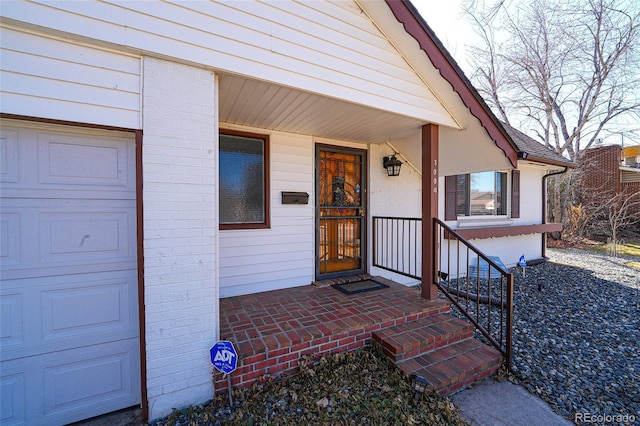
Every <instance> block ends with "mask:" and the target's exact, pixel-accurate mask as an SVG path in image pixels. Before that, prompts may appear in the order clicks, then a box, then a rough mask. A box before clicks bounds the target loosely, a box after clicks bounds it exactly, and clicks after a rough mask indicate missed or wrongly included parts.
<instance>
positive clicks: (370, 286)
mask: <svg viewBox="0 0 640 426" xmlns="http://www.w3.org/2000/svg"><path fill="white" fill-rule="evenodd" d="M331 287H333V288H335V289H337V290H340V291H341V292H343V293H344V294H356V293H364V292H365V291H373V290H380V289H381V288H388V287H389V286H388V285H386V284H382V283H379V282H378V281H375V280H371V279H370V280H362V281H355V282H351V283H342V284H334V285H332V286H331Z"/></svg>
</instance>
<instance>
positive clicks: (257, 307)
mask: <svg viewBox="0 0 640 426" xmlns="http://www.w3.org/2000/svg"><path fill="white" fill-rule="evenodd" d="M375 279H376V280H377V281H379V282H382V283H384V284H386V285H388V286H389V288H385V289H381V290H375V291H371V292H365V293H358V294H353V295H346V294H344V293H342V292H340V291H338V290H336V289H334V288H332V287H330V286H328V287H321V288H318V287H316V286H314V285H307V286H302V287H295V288H290V289H283V290H275V291H269V292H263V293H257V294H250V295H245V296H237V297H230V298H223V299H221V300H220V338H221V339H222V340H230V341H232V342H233V343H234V345H235V347H236V350H237V352H238V369H237V370H236V371H235V372H233V373H232V375H231V380H232V385H233V387H237V386H249V385H251V384H252V383H253V382H254V381H255V380H256V379H257V378H259V377H261V376H263V375H265V374H269V375H274V376H275V375H286V374H290V373H294V372H296V371H297V369H298V363H299V360H300V358H301V357H302V356H305V355H310V354H312V355H314V356H322V355H327V354H330V353H337V352H341V351H346V350H348V351H351V350H355V349H358V348H361V347H363V346H365V345H368V344H371V343H372V342H373V339H372V333H374V332H376V331H379V330H383V329H388V328H390V327H393V326H398V325H400V324H404V323H407V322H412V321H416V320H418V319H422V320H421V321H425V320H426V318H427V317H434V318H438V317H442V315H438V314H443V313H445V314H446V313H448V312H449V303H448V302H446V301H444V300H434V301H429V300H425V299H423V298H422V297H421V296H420V292H419V291H417V290H415V289H412V288H409V287H406V286H403V285H400V284H398V283H395V282H393V281H390V280H386V279H384V278H381V277H375ZM463 327H464V325H463ZM447 328H450V327H447ZM465 333H466V332H465ZM454 334H455V333H454ZM470 334H471V333H470V332H468V333H466V335H467V337H468V336H470ZM452 335H453V334H452ZM431 340H433V338H431ZM446 340H447V338H443V339H442V341H443V344H444V343H445V341H446ZM454 340H460V337H458V335H457V334H456V337H455V338H454ZM383 345H384V342H383ZM412 345H413V348H411V349H412V350H414V351H415V349H416V347H417V346H416V345H419V343H413V344H412ZM438 346H442V345H438ZM432 349H433V348H432ZM414 363H415V361H414ZM496 368H497V367H496ZM403 370H405V369H403ZM405 371H406V372H407V373H411V372H410V371H407V370H405ZM493 371H495V369H494V370H493ZM214 380H215V387H216V393H219V392H222V391H224V390H225V389H226V386H227V382H226V379H225V378H224V376H223V375H222V374H221V373H216V374H215V375H214Z"/></svg>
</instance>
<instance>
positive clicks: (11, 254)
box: [0, 203, 21, 276]
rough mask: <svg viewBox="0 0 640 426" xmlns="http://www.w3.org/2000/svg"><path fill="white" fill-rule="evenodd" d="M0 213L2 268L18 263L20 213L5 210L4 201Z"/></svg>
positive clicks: (0, 258)
mask: <svg viewBox="0 0 640 426" xmlns="http://www.w3.org/2000/svg"><path fill="white" fill-rule="evenodd" d="M2 210H3V211H2V213H0V262H1V263H0V265H2V267H3V268H2V270H4V268H5V267H8V266H14V265H19V264H20V240H21V226H20V214H19V213H17V212H14V213H10V212H6V211H5V210H6V206H5V203H3V204H2ZM0 274H2V272H1V271H0ZM0 276H1V275H0Z"/></svg>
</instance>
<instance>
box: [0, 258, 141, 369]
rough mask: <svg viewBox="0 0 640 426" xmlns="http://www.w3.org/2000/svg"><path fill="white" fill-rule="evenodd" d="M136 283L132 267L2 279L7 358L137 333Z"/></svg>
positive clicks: (110, 339)
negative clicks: (128, 268)
mask: <svg viewBox="0 0 640 426" xmlns="http://www.w3.org/2000/svg"><path fill="white" fill-rule="evenodd" d="M136 281H137V275H136V272H135V270H131V271H118V272H109V273H99V274H83V275H70V276H60V277H43V278H36V279H34V278H29V279H24V280H11V281H8V282H7V283H6V285H5V284H4V283H3V288H2V295H1V301H2V307H3V313H2V316H3V346H2V348H1V350H0V352H1V357H2V360H3V361H5V360H10V359H15V358H24V357H29V356H33V355H36V354H38V353H50V352H56V351H61V350H68V349H72V348H78V347H85V346H90V345H96V344H102V343H105V342H109V341H113V340H119V339H128V338H133V337H136V336H138V334H139V332H138V304H137V286H136ZM5 306H6V307H8V308H9V309H7V311H6V312H5V310H4V308H5ZM5 316H7V317H9V318H10V322H8V323H7V324H10V326H7V329H6V330H5V329H4V327H5V324H4V318H5ZM5 336H6V337H5ZM5 342H6V343H7V344H6V345H5V344H4V343H5Z"/></svg>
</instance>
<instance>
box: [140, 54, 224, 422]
mask: <svg viewBox="0 0 640 426" xmlns="http://www.w3.org/2000/svg"><path fill="white" fill-rule="evenodd" d="M144 71H145V72H144V88H145V90H144V101H145V114H144V123H143V124H144V132H145V133H144V144H143V154H142V158H143V166H142V168H143V181H144V188H143V202H144V277H145V318H146V345H147V392H148V400H149V418H150V419H154V418H157V417H160V416H164V415H166V414H168V413H170V412H171V409H172V407H182V406H186V405H189V404H191V403H194V402H202V401H206V400H208V399H210V398H211V395H212V390H213V389H212V384H211V363H210V360H209V349H210V348H211V347H212V346H213V344H214V343H215V341H216V339H217V324H218V315H219V311H218V291H217V282H216V271H215V269H216V236H217V232H218V231H217V228H218V227H217V209H216V204H217V200H218V196H217V190H216V182H217V167H216V161H217V160H216V159H217V152H218V139H217V115H216V104H217V93H216V89H215V87H216V86H215V81H214V75H213V74H212V73H211V72H210V71H206V70H203V69H197V68H193V67H189V66H185V65H179V64H176V63H172V62H167V61H162V60H157V59H150V58H145V61H144ZM187 116H188V119H186V117H187Z"/></svg>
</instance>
